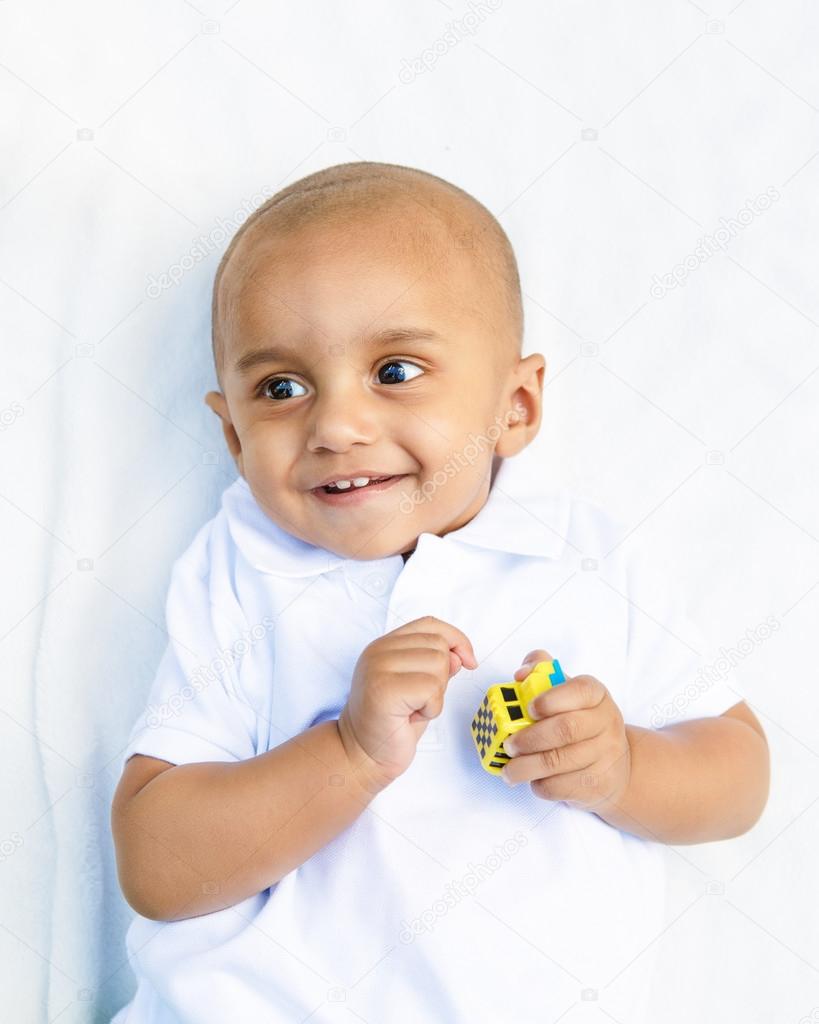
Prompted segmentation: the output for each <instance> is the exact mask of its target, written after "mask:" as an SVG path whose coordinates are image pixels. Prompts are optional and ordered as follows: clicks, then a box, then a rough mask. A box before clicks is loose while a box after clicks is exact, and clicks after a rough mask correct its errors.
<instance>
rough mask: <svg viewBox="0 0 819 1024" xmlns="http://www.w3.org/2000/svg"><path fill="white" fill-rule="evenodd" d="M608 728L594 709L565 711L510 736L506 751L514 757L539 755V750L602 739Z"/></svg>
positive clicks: (506, 741) (507, 740)
mask: <svg viewBox="0 0 819 1024" xmlns="http://www.w3.org/2000/svg"><path fill="white" fill-rule="evenodd" d="M604 725H605V723H603V722H601V721H600V719H599V716H598V715H595V713H594V710H593V709H591V710H589V709H588V708H581V709H580V710H579V711H564V712H562V713H561V714H559V715H552V716H550V717H548V718H542V719H540V720H539V721H537V722H535V723H534V724H533V725H527V726H526V727H525V728H523V729H518V731H517V732H514V733H512V735H511V736H509V737H507V739H506V740H505V741H504V744H503V749H504V750H505V751H506V753H507V754H509V755H510V757H519V756H521V755H522V754H535V753H537V752H538V751H539V750H552V749H554V748H556V747H570V746H572V744H574V743H582V742H583V740H591V739H594V737H595V736H599V735H600V733H601V732H603V729H604Z"/></svg>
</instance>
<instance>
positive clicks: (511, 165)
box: [0, 0, 819, 1024]
mask: <svg viewBox="0 0 819 1024" xmlns="http://www.w3.org/2000/svg"><path fill="white" fill-rule="evenodd" d="M729 6H731V7H733V6H735V5H729ZM801 6H803V7H804V6H805V5H801ZM799 8H800V5H799V4H792V5H786V6H785V7H781V6H778V7H777V8H776V10H774V9H772V8H771V9H767V10H766V9H765V8H764V7H762V6H760V5H754V4H751V3H748V4H739V5H737V9H736V10H735V11H734V13H731V14H728V13H727V10H728V8H726V11H725V12H723V13H722V14H720V13H719V12H717V13H714V14H713V16H712V17H710V18H709V16H707V15H706V14H705V13H704V12H702V10H701V9H700V8H699V7H698V6H697V5H695V4H693V3H689V4H686V3H683V2H679V3H671V2H669V3H665V4H659V5H658V4H656V3H649V2H648V0H641V2H639V3H635V4H632V5H630V6H629V7H627V8H623V7H622V6H617V5H611V6H610V5H605V4H596V3H587V2H582V3H575V4H560V5H549V6H548V7H544V6H543V5H542V4H539V3H536V2H535V0H525V2H518V3H515V4H512V3H503V2H502V0H493V2H489V0H469V2H468V3H467V4H466V5H455V4H452V3H450V2H448V0H429V2H426V3H423V4H417V5H410V4H402V5H391V4H383V5H379V4H376V3H365V2H362V0H359V2H352V3H346V4H343V5H341V4H339V5H334V4H325V5H319V6H318V7H316V6H314V5H289V4H288V5H284V4H272V5H260V4H256V3H252V2H251V0H239V2H238V3H233V4H232V5H230V6H226V5H224V4H221V5H220V4H217V3H212V2H208V0H197V3H196V4H194V3H191V2H185V3H179V4H175V5H167V4H160V3H150V4H124V3H114V4H111V3H102V2H101V0H86V2H84V3H82V4H80V5H79V6H77V5H50V6H49V7H48V8H44V7H40V6H36V5H35V6H32V5H31V4H25V3H19V2H18V3H14V2H8V3H4V4H2V5H0V79H1V80H2V86H3V90H4V99H5V103H4V104H3V108H2V109H3V113H2V119H0V130H1V131H2V136H3V146H2V153H3V156H2V164H0V175H1V177H0V242H2V249H1V250H0V306H1V312H2V325H3V326H2V358H3V372H2V374H1V375H0V499H2V500H0V536H2V549H3V561H2V564H3V570H4V571H3V577H2V578H3V583H4V586H3V594H2V599H0V615H2V618H1V619H0V644H2V647H0V650H2V653H3V658H2V662H1V664H2V668H3V682H2V688H1V689H0V693H1V694H2V696H1V697H0V710H2V714H0V750H2V751H3V755H4V756H3V765H4V769H5V770H4V771H3V773H2V776H0V778H2V781H1V782H0V792H1V793H2V802H1V805H0V965H2V966H0V976H2V982H3V984H2V991H3V993H4V995H3V1013H2V1015H3V1019H4V1020H9V1021H15V1022H17V1021H20V1022H23V1021H25V1022H28V1021H46V1020H47V1021H55V1020H56V1021H59V1024H75V1022H76V1024H81V1022H82V1024H84V1022H91V1021H95V1022H107V1021H108V1020H109V1019H110V1017H111V1016H112V1015H113V1013H114V1012H115V1010H116V1009H117V1008H118V1007H120V1006H121V1005H123V1004H124V1003H125V1002H126V1000H127V998H128V997H129V995H130V993H131V990H132V986H133V978H132V975H131V972H130V968H129V966H128V964H127V961H126V960H125V948H124V944H123V935H124V931H125V928H126V926H127V923H128V921H129V920H130V916H131V912H130V909H129V908H128V906H127V905H126V904H125V902H124V901H123V899H122V896H121V894H120V891H119V887H118V884H117V878H116V869H115V861H114V855H113V846H112V842H111V837H110V831H109V809H110V801H111V796H112V794H113V791H114V787H115V785H116V782H117V778H116V775H115V773H114V771H113V769H112V766H113V765H115V764H116V763H117V755H118V752H119V751H120V749H121V747H122V746H123V745H124V742H125V739H126V736H127V734H128V730H129V729H130V727H131V725H132V723H133V721H134V719H135V717H136V715H137V714H138V713H139V710H140V709H141V708H142V706H143V701H144V698H145V694H146V693H147V690H148V687H149V685H150V682H151V678H152V673H153V672H154V670H155V668H156V665H157V663H158V661H159V658H160V655H161V653H162V650H163V648H164V645H165V641H166V636H165V632H164V623H163V600H164V594H165V588H166V586H167V581H168V574H169V570H170V565H171V563H172V561H173V560H174V558H175V557H176V556H177V555H178V554H179V553H180V552H181V551H182V550H183V549H184V548H185V547H186V546H187V544H188V543H189V541H190V539H191V538H192V536H193V534H194V532H195V530H196V529H197V527H198V526H199V525H200V524H201V523H202V522H204V520H205V519H207V518H208V517H209V516H211V515H212V514H213V513H214V511H215V509H216V508H217V503H218V497H219V494H220V493H221V491H222V489H223V488H224V487H225V486H227V484H228V483H229V482H230V481H231V480H232V479H233V478H234V476H235V469H234V467H233V465H232V463H231V462H230V459H229V457H228V455H227V452H226V449H225V447H224V444H223V441H222V436H221V431H220V430H219V428H218V424H217V422H216V419H215V417H213V414H212V413H211V412H210V411H209V410H208V409H207V408H206V407H205V406H204V404H203V401H202V398H203V395H204V393H205V391H207V390H208V389H209V388H211V387H213V386H214V383H215V378H214V375H213V371H212V366H211V356H210V341H209V326H210V316H209V303H210V286H211V283H212V278H213V273H214V270H215V268H216V264H217V262H218V259H219V255H220V254H221V252H222V251H223V250H224V247H225V244H226V241H227V238H228V237H229V236H230V235H231V234H232V233H233V231H234V230H235V229H236V228H237V227H238V226H239V224H240V223H241V222H242V220H243V219H244V217H245V216H246V215H247V212H248V211H249V210H250V209H252V208H253V207H254V206H256V205H258V203H260V202H261V201H262V200H263V199H264V198H265V197H266V196H267V195H271V194H272V193H273V192H275V191H276V190H277V189H278V188H279V187H282V186H283V185H284V184H287V183H289V182H291V181H293V180H294V179H296V178H298V177H301V176H302V175H304V174H307V173H309V172H311V171H313V170H316V169H318V168H321V167H324V166H328V165H330V164H334V163H340V162H346V161H350V160H357V159H376V160H377V159H381V160H386V161H392V162H397V163H405V164H410V165H413V166H418V167H422V168H424V169H426V170H430V171H432V172H433V173H437V174H439V175H441V176H443V177H445V178H447V179H449V180H451V181H453V182H455V183H456V184H459V185H461V186H462V187H464V188H466V189H467V190H469V191H470V192H472V193H473V194H474V195H475V196H476V197H477V198H479V199H480V200H481V201H483V202H484V203H485V204H486V205H487V206H488V207H489V208H490V209H491V210H492V211H493V212H494V213H495V214H496V215H498V216H499V218H500V220H501V222H502V223H503V225H504V227H505V228H506V229H507V231H508V233H509V234H510V237H511V238H512V241H513V244H514V245H515V247H516V250H517V253H518V258H519V262H520V266H521V274H522V278H523V287H524V291H525V294H526V317H527V340H526V350H527V351H542V352H544V353H545V355H546V357H547V359H548V362H549V365H548V367H547V377H546V390H545V395H544V418H543V425H542V428H541V435H540V437H539V438H538V440H537V442H536V444H537V446H538V450H539V451H540V453H541V459H542V461H541V465H542V467H543V472H544V473H551V474H554V475H555V477H556V478H557V479H558V481H559V482H561V483H566V484H567V485H569V486H571V487H573V488H575V489H576V490H578V491H579V492H580V493H582V494H584V495H585V496H588V497H591V498H593V499H594V500H597V501H600V502H601V503H603V504H607V505H610V506H611V507H612V508H613V511H614V512H615V513H616V514H617V515H618V516H619V517H620V518H621V519H623V520H624V521H626V522H629V523H631V524H633V532H632V533H631V534H630V535H629V537H628V539H627V540H626V541H625V542H626V543H632V544H634V543H639V544H644V545H647V546H649V547H653V550H654V551H656V554H657V571H658V573H659V574H665V575H666V576H667V577H668V578H670V579H673V581H674V585H680V586H687V587H689V588H690V594H691V606H692V610H693V611H694V613H695V614H696V616H697V618H698V619H699V621H700V623H701V625H702V626H703V628H704V629H705V631H706V633H707V635H708V639H709V648H708V650H706V651H703V652H702V660H703V664H704V665H709V666H711V667H712V668H713V669H714V670H715V671H719V670H720V669H719V665H720V664H722V662H719V659H720V658H725V657H727V655H722V654H721V649H725V650H727V649H735V650H736V651H737V655H736V656H735V657H734V661H733V664H732V665H731V664H729V665H728V668H727V669H725V671H726V673H727V678H728V681H729V682H730V683H731V685H734V686H736V688H737V692H738V698H737V699H741V698H742V697H743V696H744V697H745V698H746V699H747V700H748V701H749V702H750V703H751V704H752V705H753V706H754V708H755V710H756V711H757V714H758V715H759V716H760V718H761V719H762V721H763V724H764V725H765V727H766V729H767V730H768V736H769V739H770V742H771V746H772V749H773V751H774V756H775V758H776V762H777V775H778V779H777V785H776V787H775V789H774V792H773V794H772V798H771V802H770V804H769V807H768V810H767V811H766V813H765V816H764V818H763V820H762V821H761V822H760V824H759V826H758V827H757V828H756V829H755V830H753V832H752V833H750V834H748V835H746V836H744V837H742V838H740V839H737V840H734V841H732V842H729V843H723V844H712V845H708V846H700V847H693V848H692V847H681V848H679V849H678V850H669V851H668V857H669V859H670V861H671V867H672V870H673V871H675V872H676V873H675V876H674V877H675V883H674V889H673V892H672V893H671V894H670V898H669V917H668V920H669V925H670V927H669V929H668V930H667V931H666V932H665V933H663V934H662V935H661V936H658V938H657V941H658V942H660V943H661V944H662V962H663V964H664V973H663V974H662V976H660V977H658V979H657V985H656V991H655V992H654V993H653V994H652V999H653V1006H654V1009H655V1017H656V1019H659V1020H663V1021H665V1022H667V1024H669V1022H673V1021H678V1020H679V1021H683V1020H692V1019H693V1020H711V1019H716V1017H715V1016H714V1012H715V1011H714V1010H713V1007H715V1006H717V1007H719V1008H720V1019H723V1018H724V1017H725V1014H726V1013H728V1011H727V1010H725V1009H724V1008H725V1007H727V1006H728V1005H729V1004H730V1006H731V1011H730V1013H729V1014H728V1015H729V1016H730V1017H731V1019H736V1020H740V1019H742V1020H743V1021H746V1022H748V1021H760V1022H761V1021H767V1020H770V1019H773V1018H774V1017H775V1016H776V1018H777V1019H780V1017H781V1019H786V1018H787V1019H788V1020H794V1021H796V1020H797V1019H799V1018H800V1016H801V1015H807V1014H809V1013H810V1012H811V1010H812V1008H814V1007H816V1006H817V1005H819V998H817V996H816V991H817V989H816V971H817V969H819V935H817V932H816V924H815V915H813V919H812V921H807V920H805V918H804V917H803V916H802V914H801V912H800V908H801V907H809V906H811V905H813V906H815V905H816V896H817V892H816V881H815V878H816V875H815V871H814V870H813V868H812V866H811V864H812V860H813V859H814V858H813V857H812V855H811V854H810V853H809V852H803V851H810V850H811V848H813V849H815V844H816V840H817V825H818V823H819V816H817V809H816V806H815V804H814V805H812V806H811V801H812V800H815V799H816V795H817V793H819V777H817V764H819V739H817V735H816V729H815V727H811V725H810V723H811V722H813V723H815V721H816V720H817V719H816V715H817V711H819V699H817V693H819V688H817V687H816V686H814V685H813V684H812V682H810V681H809V680H808V681H806V682H804V683H803V682H801V680H804V679H805V678H806V674H807V675H808V676H809V675H810V673H809V672H808V673H806V668H808V667H809V666H811V665H812V664H813V663H814V660H815V658H814V656H813V651H812V650H811V652H810V653H809V652H808V651H807V639H808V636H811V637H812V635H813V627H814V624H815V621H816V617H817V614H819V588H816V589H812V588H813V587H815V584H816V580H817V574H818V571H819V557H818V556H819V552H818V551H817V543H818V542H817V536H819V500H817V483H816V480H817V473H816V456H815V451H816V442H817V425H816V423H817V421H816V412H815V410H816V407H817V401H819V374H814V375H812V376H811V374H812V371H815V369H816V367H817V364H819V355H818V354H817V353H819V347H818V346H817V339H819V292H817V289H816V287H815V267H816V238H817V235H818V234H819V210H818V208H817V200H816V196H817V194H819V160H815V159H812V157H815V155H816V151H817V149H819V134H818V133H817V124H818V123H819V122H817V118H816V109H817V106H819V79H817V76H816V65H815V61H814V59H813V54H814V53H815V52H816V49H817V44H819V31H817V15H816V12H815V11H813V13H809V14H806V13H804V11H802V12H800V10H799ZM719 19H722V20H719ZM811 19H812V20H811ZM771 189H773V190H774V192H776V193H777V195H776V196H773V195H772V193H771V191H770V190H771ZM765 195H767V196H768V197H769V200H770V201H769V202H768V203H767V205H766V206H765V208H764V209H756V210H754V209H751V212H750V213H747V212H746V213H744V214H743V213H742V212H741V211H743V210H746V211H747V210H748V209H749V207H748V206H747V204H748V202H749V201H753V204H755V205H756V206H757V207H760V206H762V205H763V203H762V201H761V200H760V198H759V197H762V196H765ZM721 218H724V219H725V221H726V222H727V226H726V225H725V224H723V222H722V220H721ZM732 221H733V223H734V225H735V226H734V227H731V226H730V225H731V222H732ZM721 230H722V231H727V232H728V237H727V238H724V239H723V241H722V243H721V244H720V243H719V242H718V238H721V237H722V236H721V235H719V234H718V233H719V232H720V231H721ZM703 239H706V245H705V247H700V243H701V242H702V241H703ZM709 246H710V248H709ZM698 247H699V248H698ZM709 452H712V453H714V452H715V453H716V454H712V455H710V456H709V455H708V453H709ZM642 611H644V612H645V613H646V614H651V609H643V610H642ZM768 615H773V616H775V617H776V618H777V620H778V622H779V625H780V628H779V629H778V630H777V632H776V633H775V634H774V635H773V637H772V638H771V639H769V640H765V641H755V642H752V643H751V645H750V648H744V649H743V651H740V650H739V645H740V643H741V642H744V641H743V638H745V637H746V631H747V630H748V629H756V628H757V627H758V625H759V624H760V623H761V622H764V621H765V619H766V616H768ZM589 642H590V644H591V643H593V637H590V638H589ZM729 660H730V659H729ZM811 716H812V717H811ZM809 806H811V809H810V810H807V808H808V807H809ZM802 811H804V812H805V813H804V815H802V816H800V812H802ZM772 878H776V879H778V881H777V883H776V885H777V887H776V888H772V887H771V885H770V882H771V879H772ZM709 882H711V883H713V884H712V888H711V890H708V889H707V885H708V883H709ZM720 885H721V886H723V888H722V889H720V888H719V886H720ZM672 922H673V923H672ZM680 962H684V963H685V964H686V970H685V971H680V969H679V964H680ZM806 963H808V964H809V966H806ZM811 966H812V970H811ZM623 969H624V971H625V970H627V969H628V965H626V964H624V966H623ZM771 977H776V979H777V989H778V993H774V991H773V986H772V985H771V984H769V982H768V981H767V980H766V979H769V978H771ZM609 981H611V985H610V986H609V987H608V988H606V987H605V985H606V983H607V982H609ZM596 987H597V988H598V989H599V1000H600V1002H599V1005H600V1006H601V1007H608V1008H609V1012H610V1013H611V1014H613V1015H614V1017H616V988H617V982H616V980H615V979H598V980H597V982H596ZM582 998H583V1000H585V999H586V998H587V997H585V996H584V997H582ZM607 1000H608V1001H607ZM580 1002H581V994H580V992H578V1003H580ZM563 1009H564V1007H560V1008H557V1009H555V1012H554V1014H553V1015H552V1016H553V1017H555V1018H557V1017H558V1016H559V1015H560V1013H561V1011H562V1010H563ZM583 1009H590V1010H594V1012H595V1013H597V1012H599V1011H597V1010H596V1008H595V1007H593V1006H592V1007H587V1006H586V1005H585V1002H583V1005H578V1006H576V1007H575V1010H574V1012H573V1013H569V1015H568V1016H567V1017H566V1018H565V1019H566V1020H576V1019H579V1013H580V1010H583ZM550 1019H551V1018H550ZM583 1019H586V1018H585V1017H584V1018H583ZM595 1019H601V1018H600V1017H595Z"/></svg>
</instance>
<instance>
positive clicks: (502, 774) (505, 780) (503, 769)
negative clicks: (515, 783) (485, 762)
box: [500, 768, 512, 786]
mask: <svg viewBox="0 0 819 1024" xmlns="http://www.w3.org/2000/svg"><path fill="white" fill-rule="evenodd" d="M500 774H501V778H502V779H503V781H504V782H505V783H506V785H507V786H511V785H512V780H511V779H510V778H509V777H508V776H507V774H506V769H505V768H501V773H500Z"/></svg>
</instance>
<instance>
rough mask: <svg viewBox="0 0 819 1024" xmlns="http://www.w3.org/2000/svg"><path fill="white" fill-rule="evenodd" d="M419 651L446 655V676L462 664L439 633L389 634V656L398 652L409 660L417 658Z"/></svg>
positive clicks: (458, 669)
mask: <svg viewBox="0 0 819 1024" xmlns="http://www.w3.org/2000/svg"><path fill="white" fill-rule="evenodd" d="M419 652H432V653H434V654H444V653H446V656H447V666H448V667H447V676H448V678H452V676H454V675H455V673H456V672H460V670H461V667H462V665H463V661H462V660H461V657H460V655H458V654H456V653H455V651H452V650H450V649H449V647H448V646H447V640H446V639H445V638H444V637H443V636H442V634H441V633H433V632H431V631H430V632H426V633H418V632H416V633H400V634H398V635H395V634H390V645H389V656H390V658H391V659H394V658H395V657H396V655H398V654H406V655H409V656H410V659H409V660H417V656H418V653H419Z"/></svg>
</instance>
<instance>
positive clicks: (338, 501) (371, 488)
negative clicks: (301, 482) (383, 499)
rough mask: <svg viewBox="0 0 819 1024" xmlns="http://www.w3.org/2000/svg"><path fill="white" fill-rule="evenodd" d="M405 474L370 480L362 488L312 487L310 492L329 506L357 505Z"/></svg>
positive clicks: (401, 478) (402, 477)
mask: <svg viewBox="0 0 819 1024" xmlns="http://www.w3.org/2000/svg"><path fill="white" fill-rule="evenodd" d="M406 476H407V474H406V473H402V474H400V475H398V476H384V477H379V478H378V479H373V480H370V482H369V483H367V484H365V485H364V486H363V487H356V485H355V484H351V485H350V486H349V487H346V488H344V489H339V488H336V489H334V488H332V487H330V486H329V485H325V486H323V487H314V488H313V490H312V491H311V492H310V493H311V494H314V495H315V496H316V497H317V498H319V500H321V501H323V502H325V504H330V505H347V504H357V503H358V501H364V500H367V499H368V498H369V497H370V495H372V496H375V495H377V494H380V493H381V492H383V491H386V490H389V489H390V488H391V487H392V486H393V485H394V484H395V483H397V481H399V480H404V479H405V478H406Z"/></svg>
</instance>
